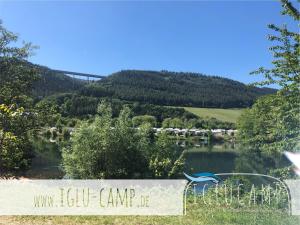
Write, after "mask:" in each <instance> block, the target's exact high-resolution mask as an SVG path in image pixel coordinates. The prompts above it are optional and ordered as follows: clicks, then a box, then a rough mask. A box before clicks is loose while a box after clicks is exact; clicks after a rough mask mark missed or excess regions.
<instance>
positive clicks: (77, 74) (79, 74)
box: [52, 70, 106, 78]
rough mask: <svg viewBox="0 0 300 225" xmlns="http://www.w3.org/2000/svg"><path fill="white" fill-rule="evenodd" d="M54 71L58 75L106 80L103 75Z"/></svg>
mask: <svg viewBox="0 0 300 225" xmlns="http://www.w3.org/2000/svg"><path fill="white" fill-rule="evenodd" d="M52 71H54V72H57V73H63V74H69V75H76V76H82V77H94V78H105V77H106V76H102V75H96V74H89V73H78V72H71V71H65V70H52Z"/></svg>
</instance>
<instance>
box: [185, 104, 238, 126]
mask: <svg viewBox="0 0 300 225" xmlns="http://www.w3.org/2000/svg"><path fill="white" fill-rule="evenodd" d="M184 109H185V110H187V111H189V112H191V113H194V114H195V115H197V116H200V117H214V118H216V119H218V120H221V121H226V122H231V123H235V122H236V121H237V119H238V117H239V116H240V115H241V113H242V111H243V109H215V108H195V107H184Z"/></svg>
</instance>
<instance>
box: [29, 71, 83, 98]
mask: <svg viewBox="0 0 300 225" xmlns="http://www.w3.org/2000/svg"><path fill="white" fill-rule="evenodd" d="M38 70H39V71H40V78H39V79H38V80H37V81H36V82H35V83H34V86H33V94H34V96H38V97H45V96H49V95H52V94H57V93H66V92H73V91H74V90H75V91H76V90H78V89H80V88H82V87H83V86H84V85H85V84H86V82H85V81H84V80H80V79H74V78H72V77H70V76H67V75H64V74H62V73H57V72H54V71H53V70H51V69H49V68H47V67H42V66H38Z"/></svg>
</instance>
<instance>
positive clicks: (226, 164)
mask: <svg viewBox="0 0 300 225" xmlns="http://www.w3.org/2000/svg"><path fill="white" fill-rule="evenodd" d="M175 142H176V144H178V145H181V146H184V149H185V151H184V152H183V154H184V156H185V158H186V162H185V169H184V170H185V171H184V172H186V173H190V174H191V173H199V172H211V173H230V172H248V173H263V174H265V173H267V171H268V170H269V169H270V168H280V167H283V166H288V165H290V163H289V162H288V161H287V160H286V159H285V158H284V157H283V156H275V157H274V156H273V157H262V156H261V155H259V154H257V153H255V152H249V151H244V149H243V148H242V146H240V145H237V144H234V143H214V144H208V143H207V142H205V141H197V142H194V141H193V142H190V141H189V142H187V141H178V140H175ZM64 145H66V143H65V142H64V141H63V140H62V139H61V140H60V141H57V140H56V141H54V140H49V139H47V138H45V137H38V138H35V139H34V140H33V147H34V150H35V153H36V157H35V158H34V159H33V164H32V168H31V169H30V170H29V171H28V172H27V173H26V176H29V177H34V178H39V179H43V178H44V179H45V178H48V179H49V178H52V179H55V178H58V179H59V178H62V177H63V176H64V173H63V171H62V169H61V149H62V147H63V146H64Z"/></svg>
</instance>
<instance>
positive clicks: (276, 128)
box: [238, 0, 300, 153]
mask: <svg viewBox="0 0 300 225" xmlns="http://www.w3.org/2000/svg"><path fill="white" fill-rule="evenodd" d="M281 2H282V6H283V14H285V15H290V16H291V17H292V18H293V19H294V20H295V21H296V22H298V21H299V19H300V14H299V11H298V10H297V9H296V8H295V7H294V6H293V5H292V4H291V3H290V2H288V1H287V0H282V1H281ZM298 25H299V24H298ZM269 28H270V29H271V30H273V31H274V32H275V33H276V35H275V34H272V35H270V36H269V40H270V41H271V42H275V45H274V46H273V47H271V48H270V50H271V51H272V53H273V55H274V60H273V61H272V64H273V65H274V67H273V68H271V69H266V68H263V67H261V68H259V69H258V70H256V71H254V72H252V74H263V75H264V77H265V80H264V81H262V82H257V83H255V84H256V85H268V84H277V85H279V86H280V90H279V91H278V92H277V93H276V94H273V95H270V96H267V97H262V98H260V99H259V100H258V101H257V102H256V103H255V104H254V105H253V106H252V108H251V109H249V110H247V111H246V112H245V113H244V114H243V116H241V117H240V120H239V122H238V124H239V125H238V127H239V137H240V140H242V141H243V142H244V143H246V144H250V145H252V146H255V147H257V148H260V149H261V150H262V151H264V152H269V153H272V152H282V151H296V150H297V149H298V148H299V146H297V143H299V139H300V129H299V128H300V111H299V109H300V98H299V83H300V61H299V60H300V59H299V53H300V46H299V41H300V35H299V32H293V31H290V30H288V29H287V27H286V26H285V25H284V26H282V27H279V26H276V25H274V24H271V25H269Z"/></svg>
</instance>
